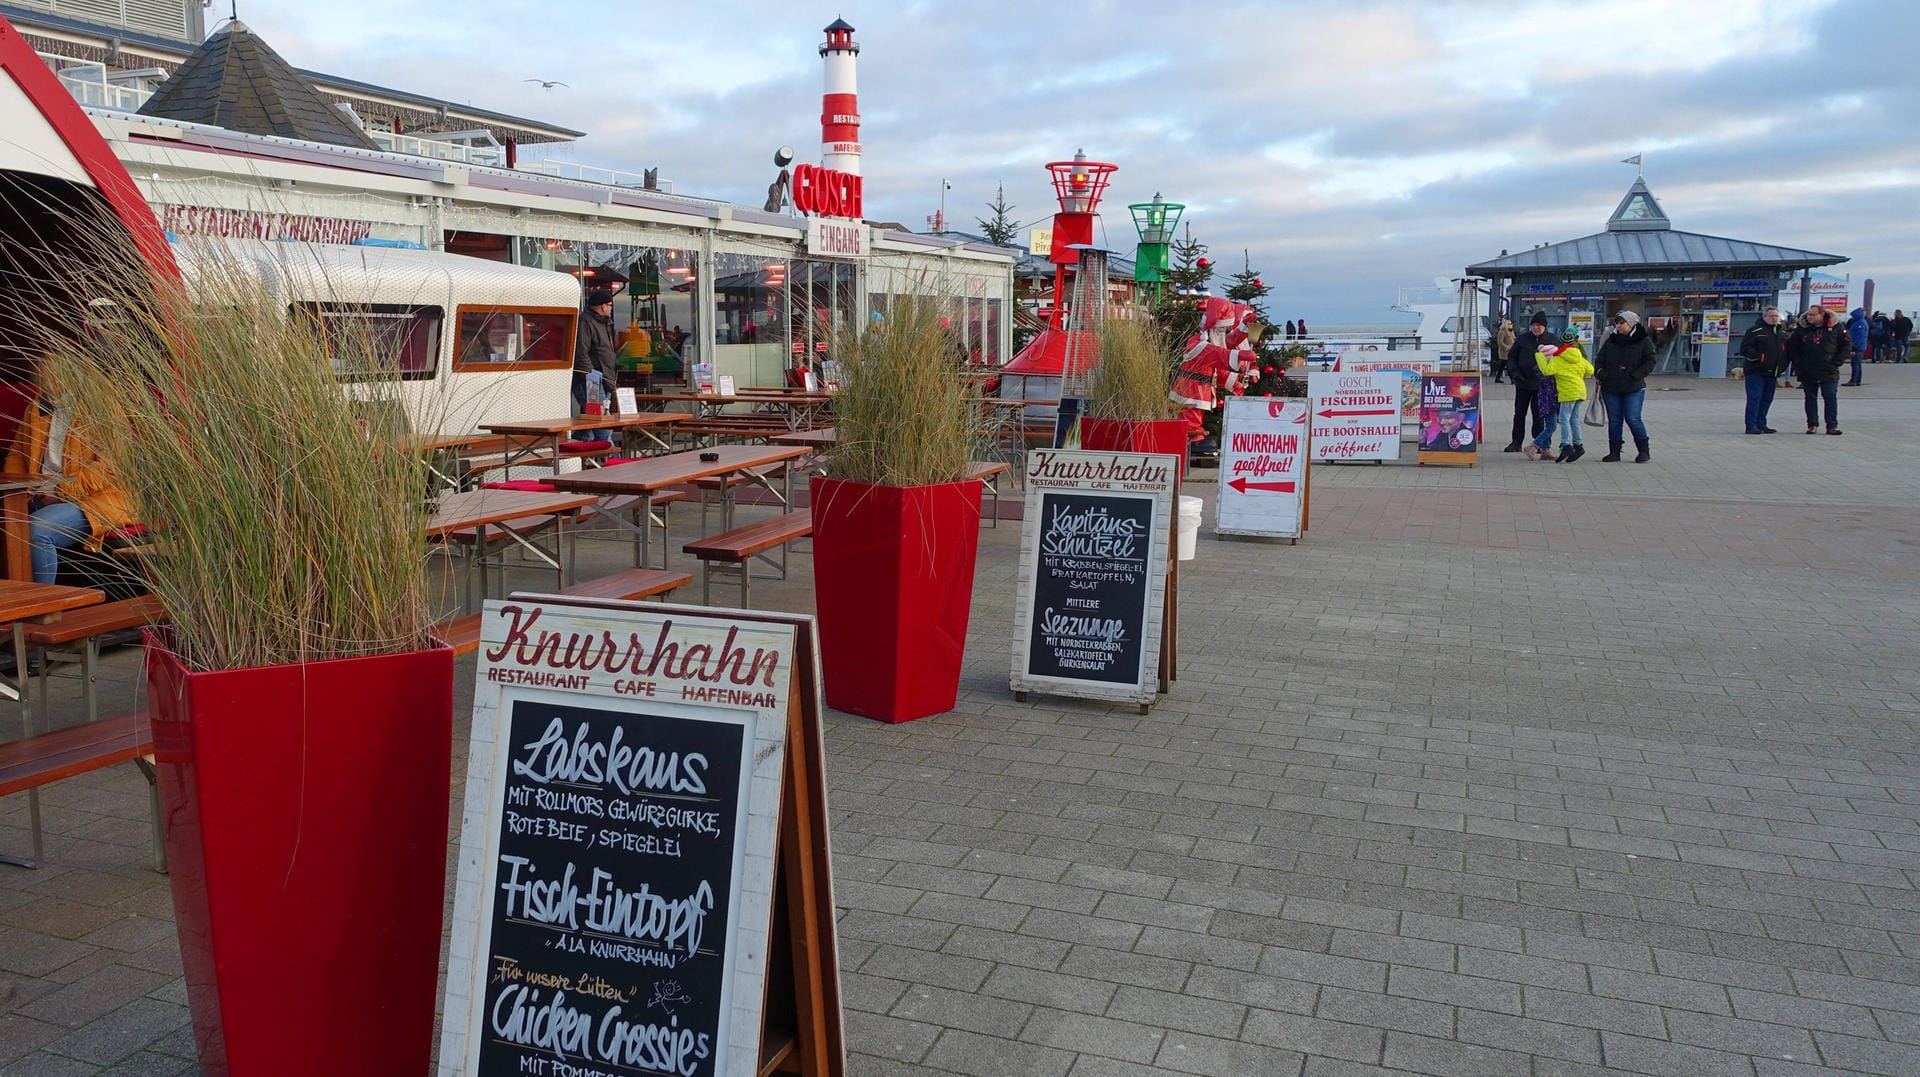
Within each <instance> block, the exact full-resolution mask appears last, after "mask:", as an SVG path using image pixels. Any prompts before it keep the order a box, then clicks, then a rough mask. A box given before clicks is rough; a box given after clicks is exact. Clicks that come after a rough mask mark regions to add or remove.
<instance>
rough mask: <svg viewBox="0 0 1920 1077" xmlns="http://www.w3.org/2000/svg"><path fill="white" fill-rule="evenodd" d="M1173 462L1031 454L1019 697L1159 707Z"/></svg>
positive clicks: (1019, 609)
mask: <svg viewBox="0 0 1920 1077" xmlns="http://www.w3.org/2000/svg"><path fill="white" fill-rule="evenodd" d="M1178 467H1179V461H1178V458H1177V457H1172V456H1159V455H1150V454H1146V453H1125V452H1095V451H1068V450H1053V449H1035V450H1033V451H1032V452H1030V453H1028V454H1027V475H1026V479H1027V502H1026V513H1025V517H1026V519H1025V522H1024V524H1023V525H1022V530H1021V535H1020V576H1019V585H1018V586H1019V593H1018V598H1017V600H1016V602H1015V605H1014V622H1015V623H1014V634H1013V672H1012V675H1011V677H1010V678H1009V680H1010V683H1011V686H1012V688H1013V690H1014V692H1015V694H1016V697H1018V698H1025V694H1026V693H1027V692H1029V691H1036V692H1046V693H1048V694H1051V695H1059V696H1077V697H1081V698H1086V699H1104V700H1112V701H1114V702H1122V703H1139V704H1141V705H1142V706H1143V707H1144V706H1145V705H1146V704H1149V703H1152V702H1153V701H1154V699H1155V697H1156V696H1157V695H1158V693H1159V692H1160V690H1161V678H1160V675H1159V670H1160V666H1161V662H1162V658H1163V656H1162V652H1161V642H1162V640H1161V636H1162V632H1163V628H1164V624H1165V614H1166V612H1167V610H1168V608H1169V606H1168V602H1169V598H1170V595H1169V592H1168V587H1167V585H1168V559H1167V554H1168V545H1169V541H1170V536H1171V530H1170V523H1171V518H1172V509H1173V497H1174V492H1175V490H1176V489H1177V484H1178V481H1179V477H1178Z"/></svg>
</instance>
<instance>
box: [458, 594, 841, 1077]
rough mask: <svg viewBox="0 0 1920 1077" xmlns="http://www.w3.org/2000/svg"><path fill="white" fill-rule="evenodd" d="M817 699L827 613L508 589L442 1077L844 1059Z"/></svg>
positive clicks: (491, 683) (823, 1068) (690, 1071)
mask: <svg viewBox="0 0 1920 1077" xmlns="http://www.w3.org/2000/svg"><path fill="white" fill-rule="evenodd" d="M818 699H819V678H818V674H817V652H816V648H815V645H814V637H813V628H812V620H811V619H810V618H805V617H792V616H784V615H779V614H768V615H757V614H750V613H741V612H737V611H730V612H728V613H727V614H725V615H721V614H719V613H718V612H717V611H707V610H701V609H693V608H689V607H684V606H662V605H654V604H645V603H627V602H575V601H569V600H566V599H563V598H558V597H553V596H541V595H516V596H514V597H513V598H510V599H507V600H504V601H496V602H489V603H488V604H487V609H486V619H485V621H484V623H483V626H482V631H481V644H480V660H479V664H478V667H477V671H476V685H475V691H474V714H473V729H472V744H471V750H470V753H469V757H468V777H467V795H466V810H465V813H464V816H463V821H462V828H461V837H460V851H459V860H458V877H457V881H456V893H455V899H454V925H453V935H452V943H451V948H450V952H449V959H448V970H447V984H446V992H445V1006H444V1013H445V1017H444V1024H443V1028H442V1036H441V1045H440V1071H439V1072H440V1074H441V1075H442V1077H454V1075H475V1077H496V1075H506V1074H536V1075H540V1077H635V1075H653V1074H662V1075H664V1074H672V1075H677V1077H760V1075H763V1074H771V1073H776V1072H778V1073H792V1074H802V1075H805V1077H839V1075H841V1074H842V1073H844V1071H845V1054H844V1046H843V1036H842V1032H841V1017H840V1003H839V987H838V979H839V978H838V970H837V956H836V954H835V945H834V935H833V898H832V892H831V875H830V873H829V872H828V865H827V846H826V820H825V806H824V802H823V797H822V786H821V782H822V780H823V778H824V766H823V761H822V751H821V748H820V739H819V738H820V725H819V711H820V708H819V703H818Z"/></svg>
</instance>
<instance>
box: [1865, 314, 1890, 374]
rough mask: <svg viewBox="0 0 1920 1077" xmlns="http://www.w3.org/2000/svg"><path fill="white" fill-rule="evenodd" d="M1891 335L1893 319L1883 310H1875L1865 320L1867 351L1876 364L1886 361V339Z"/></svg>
mask: <svg viewBox="0 0 1920 1077" xmlns="http://www.w3.org/2000/svg"><path fill="white" fill-rule="evenodd" d="M1892 335H1893V319H1891V318H1889V317H1887V312H1886V311H1884V310H1876V311H1874V312H1873V317H1871V318H1868V319H1867V351H1868V352H1869V353H1870V354H1871V355H1872V357H1873V361H1874V362H1876V363H1884V362H1886V361H1887V338H1889V337H1890V336H1892Z"/></svg>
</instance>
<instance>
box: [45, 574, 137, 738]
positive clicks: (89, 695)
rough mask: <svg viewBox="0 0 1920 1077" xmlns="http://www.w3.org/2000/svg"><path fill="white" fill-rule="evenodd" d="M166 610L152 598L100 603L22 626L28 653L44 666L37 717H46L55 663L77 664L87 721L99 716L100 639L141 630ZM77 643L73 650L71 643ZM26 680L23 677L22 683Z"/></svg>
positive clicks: (124, 599)
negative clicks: (37, 655) (37, 656)
mask: <svg viewBox="0 0 1920 1077" xmlns="http://www.w3.org/2000/svg"><path fill="white" fill-rule="evenodd" d="M166 616H167V611H166V609H165V607H163V606H161V604H160V600H159V599H158V598H155V597H154V596H152V595H140V596H138V597H135V598H123V599H121V600H119V601H118V602H102V603H101V604H99V605H97V606H86V607H83V608H81V609H77V610H70V611H68V612H67V613H65V614H62V615H61V617H60V619H59V620H57V621H54V622H52V623H51V624H29V625H24V626H22V627H24V628H25V629H26V631H25V636H26V640H27V647H28V650H29V651H30V652H31V651H34V650H37V651H39V653H40V655H41V656H42V658H43V659H44V661H45V663H46V666H45V668H43V669H42V670H41V671H40V714H41V717H42V718H43V719H44V718H45V716H46V714H47V706H48V701H47V694H48V688H47V675H48V673H49V672H50V671H51V670H52V667H53V665H54V663H56V662H65V663H69V664H71V663H74V662H78V663H79V664H80V679H81V682H82V686H83V688H82V691H83V694H84V695H85V697H86V701H87V721H88V722H92V721H93V720H94V719H96V718H98V717H100V709H99V705H98V699H97V698H96V691H95V689H96V688H97V685H98V670H97V667H98V666H99V663H100V637H101V636H104V635H106V634H107V633H109V632H121V631H124V630H126V629H129V628H142V627H145V626H146V625H150V624H153V623H155V622H157V621H163V620H166ZM75 643H78V644H80V646H79V647H78V648H77V649H76V648H74V647H73V646H71V645H72V644H75ZM24 680H25V678H22V681H24Z"/></svg>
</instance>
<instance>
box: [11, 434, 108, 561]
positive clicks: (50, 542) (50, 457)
mask: <svg viewBox="0 0 1920 1077" xmlns="http://www.w3.org/2000/svg"><path fill="white" fill-rule="evenodd" d="M5 470H6V471H7V472H9V473H12V474H22V473H24V474H29V475H33V474H44V475H46V476H47V477H48V478H49V479H51V480H52V483H51V484H50V485H49V486H48V488H47V490H46V492H45V493H41V494H36V495H34V497H33V499H32V500H31V501H30V502H29V503H28V509H29V511H28V516H27V522H28V544H29V546H30V547H31V549H32V552H33V580H34V582H35V583H52V582H54V579H55V578H56V577H57V576H58V575H59V573H60V551H61V550H64V549H69V548H71V547H75V546H81V545H85V546H86V547H87V548H88V549H90V550H94V551H98V550H99V549H100V547H101V545H102V543H104V542H105V541H106V538H107V536H108V535H109V534H111V533H112V532H114V531H116V530H119V529H120V528H123V527H126V526H128V525H130V524H133V523H135V522H136V521H137V520H138V519H139V517H138V514H137V513H136V512H135V511H134V507H133V499H132V498H131V497H130V496H128V494H127V491H126V489H125V487H123V486H122V485H121V483H120V478H119V476H118V475H116V474H115V473H114V470H113V467H112V465H111V464H109V463H108V462H107V461H106V460H104V459H102V458H101V456H100V455H99V454H98V453H97V452H95V451H94V449H93V446H92V444H91V443H90V442H89V441H88V440H87V439H86V437H85V436H84V435H83V434H82V433H81V432H80V431H78V430H76V429H75V425H74V422H73V418H72V415H71V413H69V412H63V411H53V412H49V411H48V410H47V408H46V406H45V403H44V401H43V402H42V404H41V405H40V406H37V407H31V408H29V409H28V411H27V415H26V417H25V419H24V420H23V422H22V423H21V426H20V432H19V434H18V435H17V436H16V437H15V439H14V444H13V448H12V449H11V450H10V451H9V453H8V455H7V460H6V465H5Z"/></svg>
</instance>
